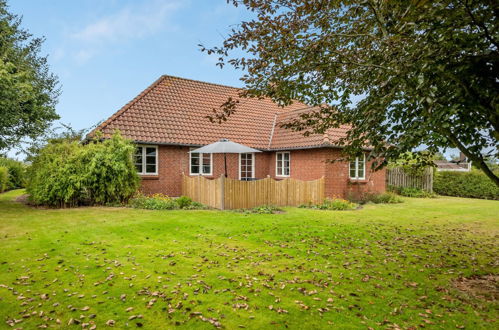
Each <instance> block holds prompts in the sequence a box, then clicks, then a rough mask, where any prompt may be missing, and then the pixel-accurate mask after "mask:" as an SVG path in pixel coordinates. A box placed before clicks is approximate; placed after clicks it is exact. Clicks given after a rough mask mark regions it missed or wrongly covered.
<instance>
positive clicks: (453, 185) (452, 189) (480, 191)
mask: <svg viewBox="0 0 499 330" xmlns="http://www.w3.org/2000/svg"><path fill="white" fill-rule="evenodd" d="M433 190H434V191H435V192H436V193H437V194H439V195H445V196H456V197H471V198H481V199H495V200H499V187H497V186H496V185H495V184H494V182H492V180H490V179H489V178H488V177H487V176H486V175H485V174H484V173H483V172H481V171H479V170H473V171H471V172H450V171H449V172H437V173H436V174H435V178H434V180H433Z"/></svg>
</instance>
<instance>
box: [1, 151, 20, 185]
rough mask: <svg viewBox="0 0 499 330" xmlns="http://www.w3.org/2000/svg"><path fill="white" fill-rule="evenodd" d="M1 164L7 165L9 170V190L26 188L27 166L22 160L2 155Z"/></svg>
mask: <svg viewBox="0 0 499 330" xmlns="http://www.w3.org/2000/svg"><path fill="white" fill-rule="evenodd" d="M0 166H3V167H6V168H7V169H8V171H9V180H8V182H7V190H11V189H19V188H24V187H25V186H26V167H25V165H24V164H23V163H22V162H20V161H17V160H14V159H10V158H5V157H0Z"/></svg>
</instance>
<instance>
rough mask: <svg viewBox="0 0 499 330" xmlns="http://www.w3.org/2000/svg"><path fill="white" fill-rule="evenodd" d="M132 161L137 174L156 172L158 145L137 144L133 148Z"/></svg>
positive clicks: (153, 173)
mask: <svg viewBox="0 0 499 330" xmlns="http://www.w3.org/2000/svg"><path fill="white" fill-rule="evenodd" d="M134 163H135V168H136V169H137V173H139V174H143V175H146V174H152V175H155V174H158V147H157V146H143V145H142V146H138V147H137V149H136V150H135V155H134Z"/></svg>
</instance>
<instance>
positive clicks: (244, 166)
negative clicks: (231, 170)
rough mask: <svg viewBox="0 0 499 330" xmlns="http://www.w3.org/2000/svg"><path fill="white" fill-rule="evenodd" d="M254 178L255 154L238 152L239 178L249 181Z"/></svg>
mask: <svg viewBox="0 0 499 330" xmlns="http://www.w3.org/2000/svg"><path fill="white" fill-rule="evenodd" d="M254 178H255V154H252V153H249V154H239V179H240V180H243V181H250V180H252V179H254Z"/></svg>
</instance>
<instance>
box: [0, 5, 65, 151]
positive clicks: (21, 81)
mask: <svg viewBox="0 0 499 330" xmlns="http://www.w3.org/2000/svg"><path fill="white" fill-rule="evenodd" d="M20 25H21V19H20V18H19V17H18V16H16V15H13V14H11V13H9V12H8V8H7V3H6V2H5V1H4V0H0V150H2V149H8V148H11V147H13V146H15V145H16V144H17V143H19V141H20V140H21V139H22V138H25V137H28V138H35V137H37V136H38V135H39V134H41V133H42V132H43V131H44V130H45V129H46V128H47V127H48V126H49V125H50V122H52V121H53V120H55V119H58V118H59V117H58V115H57V114H56V112H55V105H56V102H57V98H58V96H59V89H58V79H57V77H56V76H55V75H54V74H52V73H50V72H49V67H48V64H47V58H46V57H43V56H40V48H41V46H42V43H43V41H44V39H43V38H33V37H32V35H31V34H30V33H29V32H28V31H26V30H23V29H22V28H21V26H20Z"/></svg>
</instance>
